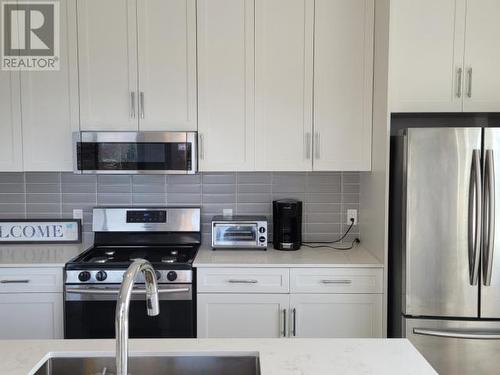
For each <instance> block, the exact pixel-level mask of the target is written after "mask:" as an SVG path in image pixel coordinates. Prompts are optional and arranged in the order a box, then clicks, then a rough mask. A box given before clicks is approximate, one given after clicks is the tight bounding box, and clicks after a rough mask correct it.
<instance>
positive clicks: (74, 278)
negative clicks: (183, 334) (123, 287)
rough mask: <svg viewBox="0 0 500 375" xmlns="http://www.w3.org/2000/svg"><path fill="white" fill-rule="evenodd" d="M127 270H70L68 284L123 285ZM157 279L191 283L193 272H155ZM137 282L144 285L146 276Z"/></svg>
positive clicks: (139, 278) (160, 281)
mask: <svg viewBox="0 0 500 375" xmlns="http://www.w3.org/2000/svg"><path fill="white" fill-rule="evenodd" d="M124 274H125V270H98V269H95V270H91V269H89V270H68V271H66V284H121V282H122V280H123V275H124ZM155 274H156V279H157V281H158V283H160V284H170V283H176V284H177V283H191V282H192V281H193V271H191V270H175V271H173V270H155ZM136 281H137V282H138V283H144V276H143V275H142V273H141V274H139V275H138V276H137V279H136Z"/></svg>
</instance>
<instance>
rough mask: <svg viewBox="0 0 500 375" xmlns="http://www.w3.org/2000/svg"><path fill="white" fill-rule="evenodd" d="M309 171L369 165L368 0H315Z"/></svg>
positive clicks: (371, 13)
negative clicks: (311, 149)
mask: <svg viewBox="0 0 500 375" xmlns="http://www.w3.org/2000/svg"><path fill="white" fill-rule="evenodd" d="M315 6H316V9H315V32H314V137H315V142H314V163H313V166H314V168H313V169H314V170H317V171H328V170H348V171H353V170H362V171H366V170H370V169H371V139H372V136H371V133H372V100H373V89H372V87H373V27H374V0H316V2H315Z"/></svg>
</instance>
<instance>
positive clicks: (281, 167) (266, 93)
mask: <svg viewBox="0 0 500 375" xmlns="http://www.w3.org/2000/svg"><path fill="white" fill-rule="evenodd" d="M313 23H314V0H255V38H256V40H255V71H256V77H255V80H256V81H255V90H256V91H255V94H256V99H255V111H256V113H255V121H256V132H255V134H256V136H257V139H256V169H257V170H274V171H309V170H311V169H312V162H311V138H312V134H311V132H312V88H313V84H312V80H313V73H312V72H313V49H312V46H313Z"/></svg>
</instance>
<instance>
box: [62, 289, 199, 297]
mask: <svg viewBox="0 0 500 375" xmlns="http://www.w3.org/2000/svg"><path fill="white" fill-rule="evenodd" d="M189 291H190V289H189V288H177V289H162V288H158V293H159V294H167V293H183V292H189ZM119 292H120V289H116V288H113V289H104V288H85V289H80V288H66V293H71V294H94V295H96V294H98V295H116V296H118V293H119ZM132 294H141V295H146V290H145V289H133V290H132Z"/></svg>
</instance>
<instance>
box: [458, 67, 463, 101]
mask: <svg viewBox="0 0 500 375" xmlns="http://www.w3.org/2000/svg"><path fill="white" fill-rule="evenodd" d="M462 72H463V70H462V68H458V69H457V98H461V97H462Z"/></svg>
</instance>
